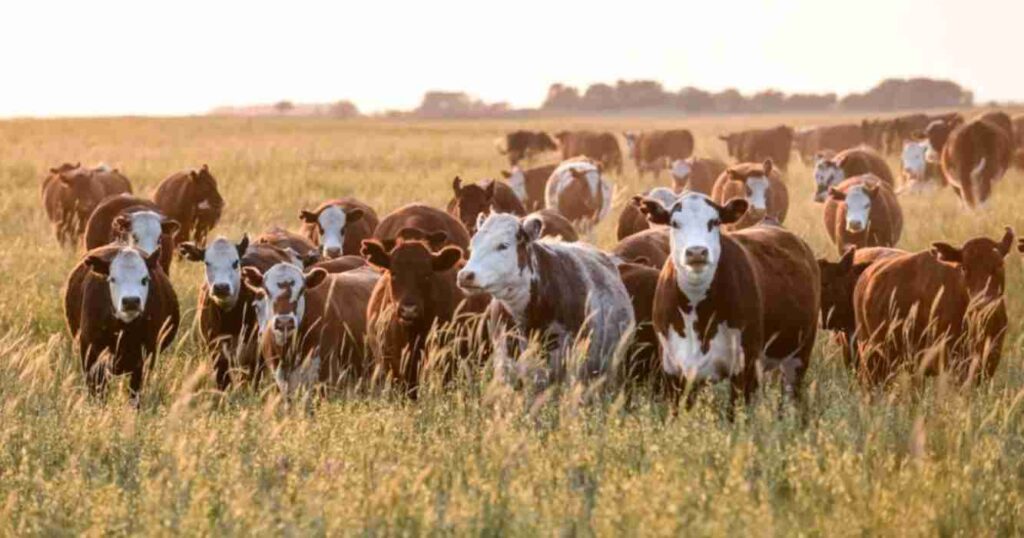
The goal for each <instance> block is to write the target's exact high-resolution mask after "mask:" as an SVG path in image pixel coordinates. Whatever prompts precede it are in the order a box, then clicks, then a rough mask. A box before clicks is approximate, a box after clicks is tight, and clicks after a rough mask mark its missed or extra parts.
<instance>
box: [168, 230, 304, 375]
mask: <svg viewBox="0 0 1024 538" xmlns="http://www.w3.org/2000/svg"><path fill="white" fill-rule="evenodd" d="M178 252H179V253H180V254H181V256H182V257H183V258H185V259H186V260H188V261H191V262H196V263H200V262H201V263H203V267H204V269H205V272H206V277H205V279H204V281H203V285H202V286H201V287H200V289H199V297H198V300H197V301H196V312H197V314H196V317H197V318H198V323H199V337H200V340H201V341H202V343H203V345H204V347H205V349H206V351H207V353H208V354H209V356H210V358H211V363H212V364H213V369H214V378H215V380H216V382H217V388H218V389H219V390H226V389H227V388H228V386H229V385H230V384H231V380H232V373H231V371H232V366H233V365H234V366H235V367H240V368H242V369H244V370H246V371H247V373H248V375H249V380H250V381H251V382H252V385H253V387H258V386H259V380H260V376H261V375H262V364H261V363H260V361H259V355H258V350H257V349H256V345H255V344H256V340H255V338H256V335H257V329H258V326H257V311H256V304H255V302H256V300H257V297H256V294H254V293H253V292H252V290H251V289H249V287H248V286H245V285H244V284H243V282H242V270H243V268H245V267H254V268H256V269H257V270H258V271H259V272H261V273H265V272H266V271H268V270H270V268H271V267H273V266H274V265H277V264H279V263H290V262H291V261H292V258H291V254H289V253H288V252H286V251H284V250H282V249H280V248H278V247H275V246H272V245H269V244H256V243H254V244H250V243H249V236H247V235H246V236H243V237H242V239H241V241H239V242H238V243H233V242H231V241H230V240H228V239H227V238H225V237H218V238H216V239H214V240H213V241H212V242H210V243H209V244H207V245H206V246H205V247H204V246H200V245H198V244H196V243H193V242H191V241H186V242H184V243H182V244H180V245H178Z"/></svg>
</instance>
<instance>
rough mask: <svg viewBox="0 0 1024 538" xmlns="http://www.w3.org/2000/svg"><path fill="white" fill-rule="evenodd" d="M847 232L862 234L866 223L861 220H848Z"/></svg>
mask: <svg viewBox="0 0 1024 538" xmlns="http://www.w3.org/2000/svg"><path fill="white" fill-rule="evenodd" d="M846 231H848V232H852V233H860V232H863V231H864V223H863V222H861V221H859V220H848V221H846Z"/></svg>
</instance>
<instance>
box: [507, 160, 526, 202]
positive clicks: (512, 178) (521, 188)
mask: <svg viewBox="0 0 1024 538" xmlns="http://www.w3.org/2000/svg"><path fill="white" fill-rule="evenodd" d="M501 175H502V176H504V177H505V181H507V182H508V186H509V187H512V192H514V193H516V197H517V198H519V201H521V202H523V203H524V204H525V203H526V173H525V172H523V169H522V168H520V167H519V166H513V167H512V170H511V171H508V170H502V171H501Z"/></svg>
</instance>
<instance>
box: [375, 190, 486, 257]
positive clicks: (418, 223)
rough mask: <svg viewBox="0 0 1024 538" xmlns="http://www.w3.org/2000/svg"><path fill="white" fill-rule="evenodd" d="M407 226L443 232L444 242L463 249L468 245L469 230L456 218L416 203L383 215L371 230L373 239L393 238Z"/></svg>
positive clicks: (426, 230)
mask: <svg viewBox="0 0 1024 538" xmlns="http://www.w3.org/2000/svg"><path fill="white" fill-rule="evenodd" d="M407 228H409V229H418V230H423V231H425V232H428V233H432V232H444V233H445V236H444V243H445V244H448V245H455V246H457V247H459V248H462V249H463V250H465V249H466V248H468V247H469V231H468V230H466V227H465V226H463V224H462V223H461V222H459V220H458V219H456V218H455V217H453V216H451V215H449V214H448V213H446V212H444V211H441V210H440V209H437V208H435V207H431V206H428V205H424V204H417V203H414V204H409V205H405V206H402V207H400V208H398V209H396V210H394V211H392V212H391V213H389V214H388V215H387V216H385V217H384V219H382V220H381V221H380V224H379V225H378V226H377V229H376V231H374V232H373V239H379V240H388V239H391V240H394V239H397V238H398V235H399V232H401V231H402V230H404V229H407ZM363 250H365V249H362V250H361V251H360V252H362V251H363ZM363 257H364V258H365V257H366V255H365V254H363ZM371 263H372V262H371Z"/></svg>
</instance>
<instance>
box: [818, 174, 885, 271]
mask: <svg viewBox="0 0 1024 538" xmlns="http://www.w3.org/2000/svg"><path fill="white" fill-rule="evenodd" d="M824 221H825V231H826V232H828V236H829V239H831V240H832V242H833V243H834V244H835V245H836V247H837V248H838V249H839V253H840V254H842V253H843V252H846V250H847V249H848V248H849V247H851V246H854V247H891V246H894V245H896V243H899V240H900V235H901V234H902V233H903V210H902V209H901V208H900V203H899V200H897V199H896V194H895V193H893V192H892V189H890V188H889V186H888V185H886V184H885V183H883V182H881V181H879V180H878V178H877V177H875V176H874V175H872V174H868V175H864V176H857V177H852V178H850V179H847V180H846V181H843V182H842V183H840V184H839V185H838V186H836V187H830V188H829V198H828V202H826V203H825V211H824Z"/></svg>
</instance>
